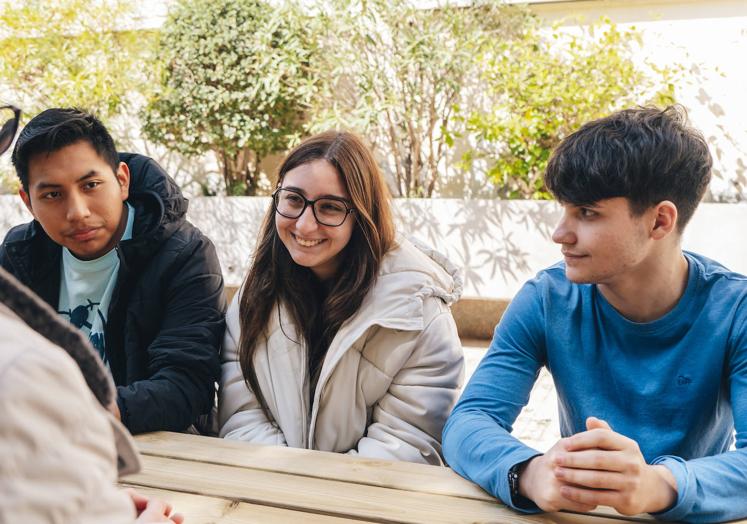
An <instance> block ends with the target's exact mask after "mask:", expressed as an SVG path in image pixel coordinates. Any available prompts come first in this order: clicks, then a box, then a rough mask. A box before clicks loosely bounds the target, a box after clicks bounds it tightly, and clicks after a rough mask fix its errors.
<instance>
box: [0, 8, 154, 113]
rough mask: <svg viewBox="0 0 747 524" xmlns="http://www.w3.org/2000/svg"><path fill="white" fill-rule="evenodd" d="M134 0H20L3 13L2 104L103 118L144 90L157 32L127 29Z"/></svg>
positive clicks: (0, 46) (0, 24) (0, 48)
mask: <svg viewBox="0 0 747 524" xmlns="http://www.w3.org/2000/svg"><path fill="white" fill-rule="evenodd" d="M135 6H136V2H133V1H132V0H127V1H123V0H98V1H96V2H90V1H88V0H56V1H54V2H53V1H50V0H24V1H23V2H20V3H19V4H18V5H15V4H14V3H10V2H6V3H5V4H4V5H3V8H2V10H0V42H1V44H0V85H2V87H3V98H4V99H7V100H8V101H10V102H13V103H14V104H16V105H18V106H20V107H22V108H23V110H24V112H25V114H26V115H28V116H33V115H35V114H36V113H38V112H40V111H42V110H43V109H46V108H49V107H63V106H77V107H83V108H85V109H88V110H89V111H92V112H94V113H96V114H97V115H98V116H99V117H100V118H102V119H104V120H106V119H107V118H110V117H112V116H115V115H117V114H119V113H121V112H122V111H124V110H126V109H128V108H130V107H129V105H128V103H129V101H128V94H129V93H130V92H131V91H133V90H134V91H139V90H140V89H142V88H143V87H144V86H143V84H144V81H145V78H144V76H143V75H142V73H141V72H142V71H143V69H144V68H143V65H144V63H147V61H148V60H149V59H150V54H149V51H151V49H152V48H151V47H150V46H151V45H152V43H153V42H154V41H155V37H154V33H153V32H150V31H145V30H138V31H132V30H126V29H123V27H127V24H126V23H123V21H128V20H129V17H130V16H131V15H132V14H133V13H134V11H135Z"/></svg>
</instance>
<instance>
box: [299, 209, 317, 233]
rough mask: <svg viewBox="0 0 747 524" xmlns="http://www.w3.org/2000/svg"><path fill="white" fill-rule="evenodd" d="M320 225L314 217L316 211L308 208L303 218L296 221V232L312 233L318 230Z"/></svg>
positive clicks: (302, 214) (304, 211)
mask: <svg viewBox="0 0 747 524" xmlns="http://www.w3.org/2000/svg"><path fill="white" fill-rule="evenodd" d="M318 227H319V225H318V224H317V222H316V217H314V210H313V209H311V206H306V209H304V210H303V213H301V216H300V217H298V218H297V219H296V230H298V231H300V232H305V233H310V232H312V231H314V230H315V229H317V228H318Z"/></svg>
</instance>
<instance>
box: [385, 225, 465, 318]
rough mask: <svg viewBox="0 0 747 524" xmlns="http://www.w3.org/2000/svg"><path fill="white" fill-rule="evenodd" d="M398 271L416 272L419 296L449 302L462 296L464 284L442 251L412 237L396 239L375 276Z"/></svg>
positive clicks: (447, 303)
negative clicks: (419, 287)
mask: <svg viewBox="0 0 747 524" xmlns="http://www.w3.org/2000/svg"><path fill="white" fill-rule="evenodd" d="M398 273H413V274H415V275H418V276H419V278H418V280H419V281H420V282H421V283H422V286H423V287H422V288H421V290H420V292H419V293H418V296H419V297H420V298H425V297H427V296H433V297H437V298H440V299H441V300H443V302H444V303H445V304H446V305H448V306H451V305H452V304H454V303H455V302H456V301H457V300H459V297H461V296H462V289H463V287H464V284H463V282H462V277H461V274H460V271H459V269H458V268H457V267H456V266H455V265H454V264H453V263H452V262H451V261H450V260H449V259H448V258H446V255H444V254H442V253H440V252H438V251H436V250H435V249H433V248H431V247H429V246H427V245H426V244H424V243H422V242H420V241H419V240H417V239H416V238H414V237H410V238H409V239H407V240H405V239H403V238H398V239H397V246H396V247H394V248H393V249H392V251H390V253H388V254H387V255H386V256H385V257H384V260H383V261H382V266H381V269H380V270H379V278H384V279H385V278H388V277H391V276H392V275H396V274H398ZM416 278H417V277H416Z"/></svg>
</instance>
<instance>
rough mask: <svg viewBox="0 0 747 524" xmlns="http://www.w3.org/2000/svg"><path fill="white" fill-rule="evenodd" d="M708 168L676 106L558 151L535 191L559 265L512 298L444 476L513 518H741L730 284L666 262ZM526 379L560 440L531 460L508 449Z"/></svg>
mask: <svg viewBox="0 0 747 524" xmlns="http://www.w3.org/2000/svg"><path fill="white" fill-rule="evenodd" d="M711 164H712V160H711V156H710V153H709V152H708V146H707V145H706V142H705V141H704V140H703V137H702V136H701V135H700V133H698V132H697V131H695V130H694V129H692V128H690V127H688V126H687V124H686V118H685V116H684V112H683V111H682V110H681V109H679V108H677V107H670V108H667V109H665V110H663V111H660V110H657V109H648V108H647V109H632V110H626V111H621V112H619V113H616V114H613V115H611V116H609V117H606V118H602V119H600V120H596V121H593V122H590V123H588V124H586V125H584V126H583V127H581V129H579V130H578V131H577V132H575V133H573V134H572V135H570V136H569V137H567V138H566V139H565V140H563V142H562V143H561V144H560V145H559V146H558V148H557V149H556V151H555V152H554V154H553V157H552V158H551V160H550V162H549V164H548V167H547V172H546V175H545V181H546V184H547V187H548V189H549V190H550V191H551V192H552V193H553V194H554V195H555V197H556V198H557V199H558V201H559V202H560V203H561V205H562V207H563V215H562V218H561V220H560V223H559V224H558V226H557V229H556V230H555V232H554V234H553V240H554V241H555V242H556V243H558V244H560V246H561V252H562V254H563V257H564V259H565V260H564V262H561V263H559V264H557V265H555V266H553V267H550V268H548V269H546V270H544V271H541V272H540V273H539V274H538V275H537V276H536V277H535V278H534V279H532V280H530V281H529V282H527V283H526V284H525V285H524V287H523V288H522V289H521V291H520V292H519V293H518V295H517V296H516V297H515V299H514V300H513V302H512V303H511V306H510V307H509V308H508V310H507V311H506V313H505V315H504V317H503V319H502V320H501V322H500V324H499V325H498V327H497V328H496V331H495V336H494V338H493V342H492V344H491V346H490V349H489V350H488V353H487V354H486V356H485V358H484V359H483V360H482V362H481V363H480V365H479V367H478V368H477V370H476V371H475V373H474V375H473V376H472V379H471V380H470V382H469V384H468V386H467V387H466V389H465V391H464V394H463V395H462V398H461V400H460V401H459V403H458V404H457V406H456V407H455V408H454V412H453V413H452V415H451V417H450V418H449V420H448V422H447V424H446V427H445V429H444V443H443V446H444V447H443V449H444V454H445V456H446V459H447V461H448V462H449V464H450V465H451V466H452V467H453V468H454V469H455V470H456V471H457V472H459V473H460V474H462V475H463V476H465V477H467V478H470V479H471V480H473V481H475V482H477V483H478V484H480V485H481V486H482V487H483V488H485V489H486V490H487V491H489V492H490V493H492V494H494V495H495V496H496V497H498V498H500V499H501V500H502V501H503V502H505V503H506V504H508V505H509V506H511V507H513V508H515V509H518V510H521V511H526V512H536V511H541V510H542V511H558V510H563V509H565V510H573V511H590V510H592V509H593V508H595V507H596V506H597V505H604V506H612V507H614V508H615V509H617V510H618V511H619V512H621V513H623V514H627V515H632V514H636V513H644V512H648V513H652V514H654V516H656V517H657V518H661V519H665V520H687V521H692V522H713V521H722V520H728V519H735V518H741V517H745V516H747V277H745V276H743V275H739V274H736V273H732V272H730V271H729V270H727V269H726V268H724V267H723V266H721V265H719V264H718V263H716V262H714V261H712V260H709V259H707V258H705V257H703V256H700V255H696V254H694V253H689V252H683V251H682V249H681V237H682V231H683V229H684V228H685V226H686V225H687V222H688V221H689V220H690V218H691V217H692V215H693V212H694V211H695V208H696V207H697V205H698V203H699V201H700V199H701V197H702V196H703V193H704V192H705V190H706V187H707V186H708V182H709V180H710V171H711ZM542 366H547V368H548V369H549V371H550V373H551V374H552V376H553V379H554V381H555V386H556V388H557V392H558V401H559V410H560V425H561V428H560V429H561V433H562V435H563V438H562V439H560V440H559V441H558V442H557V443H556V444H555V445H554V446H553V447H552V448H551V449H550V450H549V451H547V452H546V453H544V454H542V453H540V452H538V451H536V450H534V449H532V448H530V447H528V446H526V445H524V444H522V443H521V442H519V441H518V440H517V439H515V438H514V437H512V436H511V434H510V432H511V425H512V424H513V422H514V420H515V419H516V417H517V416H518V414H519V412H520V411H521V408H522V407H523V406H524V405H525V404H526V403H527V400H528V398H529V393H530V391H531V389H532V385H533V383H534V381H535V380H536V378H537V374H538V372H539V369H540V368H541V367H542ZM735 429H736V450H731V451H730V446H731V445H732V443H733V442H734V432H735Z"/></svg>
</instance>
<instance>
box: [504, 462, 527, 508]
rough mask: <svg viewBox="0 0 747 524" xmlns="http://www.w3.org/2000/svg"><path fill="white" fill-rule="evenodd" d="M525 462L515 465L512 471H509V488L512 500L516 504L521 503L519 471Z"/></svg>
mask: <svg viewBox="0 0 747 524" xmlns="http://www.w3.org/2000/svg"><path fill="white" fill-rule="evenodd" d="M523 464H524V463H523V462H520V463H518V464H514V465H513V466H511V469H509V470H508V487H509V489H510V490H511V498H512V499H513V501H514V503H516V502H518V501H519V497H520V495H519V469H520V468H521V466H522V465H523Z"/></svg>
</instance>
